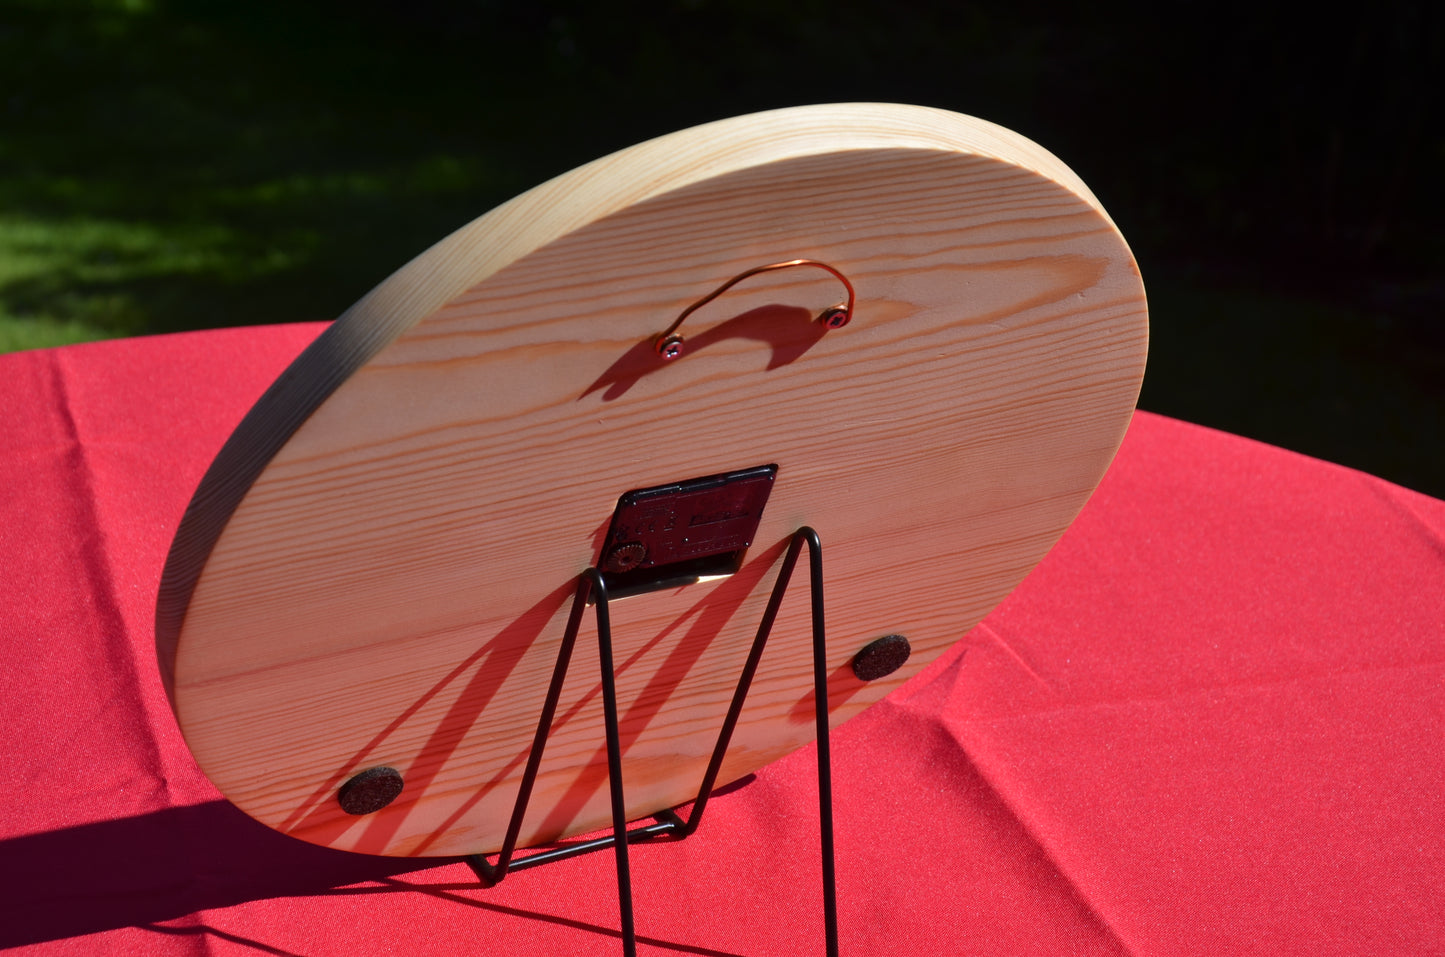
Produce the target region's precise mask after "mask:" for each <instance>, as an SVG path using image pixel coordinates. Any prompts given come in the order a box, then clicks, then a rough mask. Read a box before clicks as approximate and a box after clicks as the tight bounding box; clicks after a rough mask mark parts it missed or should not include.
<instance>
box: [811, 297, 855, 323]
mask: <svg viewBox="0 0 1445 957" xmlns="http://www.w3.org/2000/svg"><path fill="white" fill-rule="evenodd" d="M852 318H853V316H852V314H851V313H849V312H848V309H847V308H846V307H845V306H843V305H842V304H841V303H840V304H839V305H836V306H829V307H828V308H827V309H824V310H823V312H822V313H821V314H820V315H819V316H818V321H819V322H821V323H822V324H823V328H824V329H842V328H843V327H844V326H846V325H847V324H848V320H849V319H852Z"/></svg>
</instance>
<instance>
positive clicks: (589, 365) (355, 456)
mask: <svg viewBox="0 0 1445 957" xmlns="http://www.w3.org/2000/svg"><path fill="white" fill-rule="evenodd" d="M1146 342H1147V318H1146V311H1145V300H1144V292H1143V288H1142V285H1141V283H1140V279H1139V274H1138V270H1137V267H1136V266H1135V263H1134V260H1133V258H1132V256H1131V255H1130V252H1129V249H1128V247H1127V246H1126V245H1125V242H1124V240H1123V238H1122V237H1121V236H1120V234H1119V231H1118V230H1117V229H1116V228H1115V226H1114V224H1113V223H1112V222H1111V220H1110V219H1109V217H1108V215H1107V214H1106V213H1105V212H1104V210H1103V209H1102V208H1101V207H1100V206H1099V204H1098V202H1097V201H1096V200H1095V199H1094V197H1093V196H1092V195H1091V194H1090V192H1089V191H1088V189H1087V188H1086V187H1085V186H1084V184H1083V183H1082V182H1080V181H1079V179H1078V178H1077V177H1076V176H1075V175H1074V174H1073V173H1072V172H1070V171H1069V170H1068V168H1066V167H1065V166H1064V165H1063V164H1062V163H1061V162H1059V160H1057V159H1056V158H1055V157H1053V156H1052V155H1050V154H1049V153H1047V152H1046V151H1044V150H1043V149H1041V148H1040V147H1038V146H1037V145H1035V144H1033V143H1031V142H1029V141H1028V140H1026V139H1024V138H1023V137H1020V136H1018V135H1016V134H1013V133H1010V132H1008V131H1007V130H1004V129H1001V128H999V127H997V126H994V125H992V124H989V123H986V122H984V121H981V120H977V119H973V118H970V117H966V116H960V115H957V114H953V113H948V112H943V111H940V110H933V109H924V108H919V107H911V106H896V105H881V104H846V105H833V106H815V107H801V108H795V109H785V110H778V111H775V112H769V113H761V114H756V115H752V116H744V117H739V118H736V119H731V120H724V121H722V122H718V123H712V124H709V125H706V126H701V127H697V128H694V129H690V130H686V131H683V132H680V133H675V134H672V135H670V136H664V137H662V138H660V139H656V140H653V141H650V142H647V143H643V144H641V145H639V146H635V147H632V148H631V149H627V150H624V151H622V152H620V153H617V154H614V155H612V156H608V157H605V158H603V159H600V160H597V161H596V162H594V163H591V164H588V165H587V166H583V167H581V168H579V169H576V170H573V171H572V172H570V173H567V174H565V175H563V176H560V177H558V178H556V179H554V180H552V181H550V182H547V183H544V184H543V185H541V186H538V187H537V188H535V189H533V190H531V191H530V192H528V193H525V194H523V195H521V196H519V197H517V198H516V199H513V200H512V201H511V202H508V203H506V204H505V205H503V206H500V207H498V208H497V209H495V210H493V211H492V212H490V213H488V214H486V215H485V216H482V217H481V218H480V219H477V220H476V221H475V222H473V223H471V224H470V225H468V226H466V227H464V228H462V229H460V230H458V231H457V232H456V233H454V234H452V235H451V236H449V237H447V238H446V239H443V240H442V241H441V242H439V243H437V244H436V245H435V246H433V247H432V248H431V249H429V250H427V251H426V252H424V253H422V254H421V255H420V256H418V257H417V258H416V259H414V260H412V261H411V262H410V263H408V264H407V265H405V266H403V267H402V268H401V269H400V270H399V271H398V272H396V274H394V275H393V276H392V277H391V278H389V279H387V280H386V281H385V282H383V283H382V284H381V285H380V286H378V287H377V288H376V289H374V290H372V292H370V293H369V294H368V295H367V296H366V297H365V298H363V299H362V300H361V301H360V302H358V303H357V304H356V305H355V306H354V307H352V308H351V309H350V310H349V311H348V312H347V313H346V314H345V315H344V316H342V317H341V318H340V319H339V320H337V321H336V322H335V323H334V324H333V325H332V326H331V327H330V328H329V329H327V331H326V332H325V333H323V334H322V335H321V337H320V338H319V339H317V340H316V341H315V343H314V344H313V345H312V346H310V347H309V348H308V349H307V350H306V351H305V352H304V353H303V354H302V355H301V356H300V357H299V358H297V360H296V361H295V362H294V363H293V364H292V366H291V367H290V368H289V369H287V370H286V372H285V373H283V374H282V376H281V377H280V378H279V379H278V380H277V381H276V383H275V384H274V385H273V386H272V387H271V389H270V390H269V391H268V392H267V393H266V394H265V395H264V396H263V397H262V398H261V400H260V401H259V402H258V403H257V404H256V406H255V407H254V408H253V409H252V410H251V412H250V413H249V414H248V415H247V416H246V418H245V420H244V421H243V422H242V423H241V425H240V426H239V427H238V428H237V429H236V431H235V433H234V434H233V435H232V436H231V438H230V440H229V441H228V442H227V443H226V445H225V447H224V448H223V449H222V451H221V452H220V454H219V455H218V456H217V458H216V461H215V462H214V464H213V465H212V466H211V468H210V470H209V471H208V472H207V474H206V476H205V478H204V479H203V480H202V482H201V484H200V486H199V488H198V489H197V491H196V493H195V497H194V499H193V500H192V502H191V504H190V507H189V508H188V509H187V511H186V513H185V517H184V518H183V520H182V522H181V525H180V528H179V530H178V532H177V534H176V537H175V541H174V543H173V545H172V548H171V552H170V556H169V559H168V561H167V563H166V568H165V573H164V577H163V580H162V584H161V590H160V596H159V607H158V613H157V623H156V632H157V641H158V647H159V659H160V666H161V671H162V674H163V676H164V679H165V684H166V688H167V691H168V693H169V695H170V700H171V703H172V705H173V707H174V708H175V713H176V716H177V719H178V721H179V724H180V727H181V729H182V731H183V733H184V735H185V738H186V741H187V743H188V744H189V746H190V748H191V750H192V752H193V753H194V755H195V757H196V760H197V761H198V762H199V763H200V766H201V767H202V769H203V770H204V771H205V773H206V774H207V775H208V776H209V777H210V778H211V780H212V781H214V782H215V784H216V785H217V786H218V787H219V788H220V789H221V791H222V792H223V793H224V794H225V795H226V796H227V797H228V798H229V799H230V800H231V801H233V802H234V803H235V804H236V805H237V806H239V807H240V808H241V809H242V810H244V811H245V812H246V813H248V814H250V815H251V816H253V817H255V818H256V819H257V820H259V821H261V822H263V823H265V824H267V825H269V826H271V827H273V828H276V829H277V830H280V831H282V832H285V833H287V834H290V835H293V836H295V837H297V838H301V839H303V840H306V841H311V842H313V843H317V844H322V845H328V846H331V847H336V848H343V849H348V850H354V851H363V852H367V853H372V854H388V855H456V854H474V853H481V852H488V851H492V850H495V849H496V848H498V847H499V846H500V845H501V844H502V837H503V834H504V832H505V830H506V827H507V823H508V819H509V817H510V815H511V812H512V808H513V804H514V802H515V800H516V796H517V791H518V784H519V779H520V777H521V774H522V770H523V767H524V765H525V763H526V761H527V759H528V756H529V754H530V753H531V748H532V740H533V735H534V733H535V731H536V725H537V721H538V714H539V711H540V709H541V707H542V704H543V698H544V696H545V695H546V693H547V689H548V683H549V680H550V677H551V674H552V671H553V667H554V664H555V661H556V659H557V653H558V644H559V642H560V641H561V638H562V635H563V632H564V630H565V627H566V623H567V622H566V619H567V617H568V613H569V609H570V608H571V604H572V599H573V595H574V592H575V591H576V588H577V582H578V577H579V575H580V574H582V573H583V571H584V570H586V569H588V568H589V567H595V568H597V569H599V570H600V572H601V573H602V575H603V576H604V577H605V578H606V580H607V582H608V585H609V588H610V590H611V591H612V592H613V600H612V601H611V602H610V606H609V607H610V612H611V627H612V633H613V641H614V645H615V655H616V682H617V694H618V700H619V701H620V708H621V711H620V717H619V734H620V750H621V757H622V768H623V771H624V775H625V779H626V793H627V812H628V816H629V817H640V816H644V815H646V814H649V813H653V812H656V811H658V810H660V809H665V808H668V807H671V806H674V805H677V804H679V803H682V802H685V801H687V800H689V799H691V798H692V797H693V796H694V795H695V793H696V790H697V788H698V784H699V781H700V780H701V778H702V775H703V770H704V768H705V766H706V764H707V761H708V758H709V756H710V754H711V751H712V746H713V743H714V740H715V736H716V733H717V728H718V726H719V725H720V723H721V722H722V720H723V715H724V713H725V711H726V709H727V707H728V703H729V701H730V699H731V697H732V693H733V686H734V683H735V682H736V678H737V674H738V671H739V669H740V668H741V666H742V663H743V661H744V659H745V658H746V657H747V654H748V649H749V647H750V645H751V642H752V640H753V635H754V631H755V629H756V627H757V623H758V620H759V619H760V617H761V616H762V613H763V607H764V605H765V603H766V601H767V598H768V595H769V593H770V591H771V589H772V587H773V583H774V580H775V578H776V577H777V574H778V568H779V565H780V563H781V559H782V556H783V552H784V550H785V548H786V546H787V544H788V542H789V540H790V538H791V537H792V536H793V534H794V532H795V531H796V530H797V529H799V528H800V527H802V526H811V527H813V528H815V529H816V530H817V532H818V534H819V535H820V536H821V540H822V542H823V548H824V552H825V555H826V558H825V561H824V575H825V579H826V589H827V624H828V629H827V670H828V675H829V678H828V700H827V708H828V712H829V715H830V721H831V722H832V723H834V724H836V723H838V722H841V721H843V720H845V719H847V718H848V717H849V716H851V715H853V714H856V713H857V712H858V711H860V710H861V709H863V708H865V707H867V706H868V705H869V704H871V703H873V702H875V701H877V700H878V699H879V698H881V697H882V696H883V695H885V694H887V693H888V691H889V690H890V689H892V688H894V687H897V685H898V684H899V683H901V682H903V681H904V680H906V679H907V678H908V677H909V676H910V675H912V674H914V673H916V672H917V671H918V669H919V668H921V667H923V666H924V665H925V664H927V662H928V661H930V660H931V659H932V658H934V657H935V656H937V655H938V654H939V653H940V652H941V651H942V650H943V649H945V648H947V647H948V646H949V645H950V644H952V643H953V642H955V641H957V640H958V639H959V638H960V637H961V636H962V635H963V634H964V633H965V632H966V631H967V630H968V629H970V628H971V627H973V625H975V624H976V623H977V622H978V621H979V620H980V619H981V618H982V617H983V616H984V615H985V614H987V613H988V611H989V610H990V609H991V608H993V607H994V606H995V605H996V604H997V603H998V602H999V601H1000V600H1001V599H1002V598H1003V597H1004V596H1005V595H1006V594H1007V593H1008V592H1009V591H1010V590H1011V589H1012V588H1013V587H1014V586H1015V585H1017V584H1018V582H1019V581H1020V580H1021V579H1022V578H1023V577H1024V576H1025V575H1026V574H1028V572H1029V570H1030V569H1031V568H1032V567H1033V566H1034V565H1035V564H1036V563H1037V562H1038V561H1039V559H1040V558H1042V557H1043V555H1044V554H1045V553H1046V552H1047V551H1048V549H1049V548H1050V546H1052V544H1053V543H1054V542H1055V541H1056V540H1057V539H1058V537H1059V536H1060V535H1061V534H1062V532H1063V531H1064V529H1065V528H1066V527H1067V526H1068V524H1069V522H1070V521H1071V520H1072V519H1073V517H1074V515H1075V514H1076V513H1077V512H1078V510H1079V509H1080V507H1081V506H1082V505H1083V504H1084V502H1085V500H1086V499H1087V498H1088V497H1089V494H1090V493H1091V492H1092V490H1093V489H1094V487H1095V485H1096V484H1097V483H1098V481H1099V479H1100V478H1101V477H1102V475H1103V474H1104V471H1105V469H1106V468H1107V467H1108V464H1109V462H1110V460H1111V458H1112V457H1113V455H1114V452H1115V450H1116V448H1117V447H1118V444H1119V442H1120V440H1121V439H1122V437H1123V434H1124V431H1125V429H1126V427H1127V426H1128V423H1129V419H1130V415H1131V413H1132V411H1133V408H1134V402H1135V399H1136V397H1137V395H1138V389H1139V383H1140V379H1141V376H1142V374H1143V368H1144V359H1145V351H1146ZM809 621H810V619H809V608H808V601H807V599H806V589H805V588H803V589H801V590H800V589H799V588H798V587H797V586H795V587H794V589H793V591H792V592H790V593H789V594H788V595H787V597H785V599H784V601H783V604H782V606H781V610H780V613H779V615H778V618H777V623H776V626H775V628H774V632H773V637H772V638H771V639H770V642H769V644H768V646H767V649H766V651H765V652H764V654H763V657H762V660H761V662H760V664H759V667H758V671H757V676H756V678H755V679H754V681H753V686H752V690H751V693H750V694H749V696H748V698H747V699H746V704H745V706H744V708H743V711H742V713H741V716H740V720H739V722H738V725H737V729H736V731H735V733H734V735H733V738H732V742H731V745H730V747H729V749H728V751H727V757H726V760H725V761H724V763H723V766H722V773H721V774H720V776H719V779H718V783H719V784H723V783H726V782H727V781H729V780H733V779H736V778H738V777H740V776H741V775H744V774H746V773H748V772H750V771H752V770H754V769H756V768H758V767H760V766H762V765H764V764H766V763H767V762H769V761H772V760H773V759H775V758H777V757H779V756H781V755H783V754H785V753H787V752H789V751H791V750H793V749H795V748H797V747H799V746H801V745H803V744H805V743H807V742H808V741H810V740H812V737H813V735H814V726H813V721H812V715H813V707H814V701H815V698H814V694H813V690H812V689H813V683H812V649H811V646H810V630H809V627H810V626H809ZM592 634H593V632H592V631H591V625H590V624H584V625H583V628H582V631H581V633H580V636H579V638H578V641H577V645H576V652H575V660H574V661H573V664H572V667H571V669H570V671H569V672H568V675H567V678H566V681H565V682H564V683H563V685H562V687H561V691H560V696H559V699H558V703H557V708H556V712H555V716H554V718H553V720H552V722H551V725H550V728H549V729H548V734H547V746H546V749H545V754H544V757H543V759H542V762H541V765H540V767H539V769H538V774H537V778H536V786H535V791H534V793H533V796H532V799H531V802H530V804H529V809H528V812H527V817H526V819H525V822H524V824H523V827H522V832H521V840H522V843H523V844H524V845H526V844H535V843H539V842H545V841H550V840H554V839H558V838H562V837H565V836H568V835H572V834H576V833H580V832H583V831H587V830H591V829H595V828H598V827H600V826H603V825H605V824H608V823H609V822H610V820H611V818H610V812H609V805H608V780H607V760H606V759H607V753H606V748H605V745H604V741H603V735H602V715H601V701H600V694H599V687H600V681H599V672H598V665H597V662H598V658H597V654H598V652H597V647H596V643H595V641H593V640H591V639H590V638H589V636H590V635H592ZM880 639H886V640H885V641H882V642H880ZM900 642H902V644H900Z"/></svg>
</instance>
